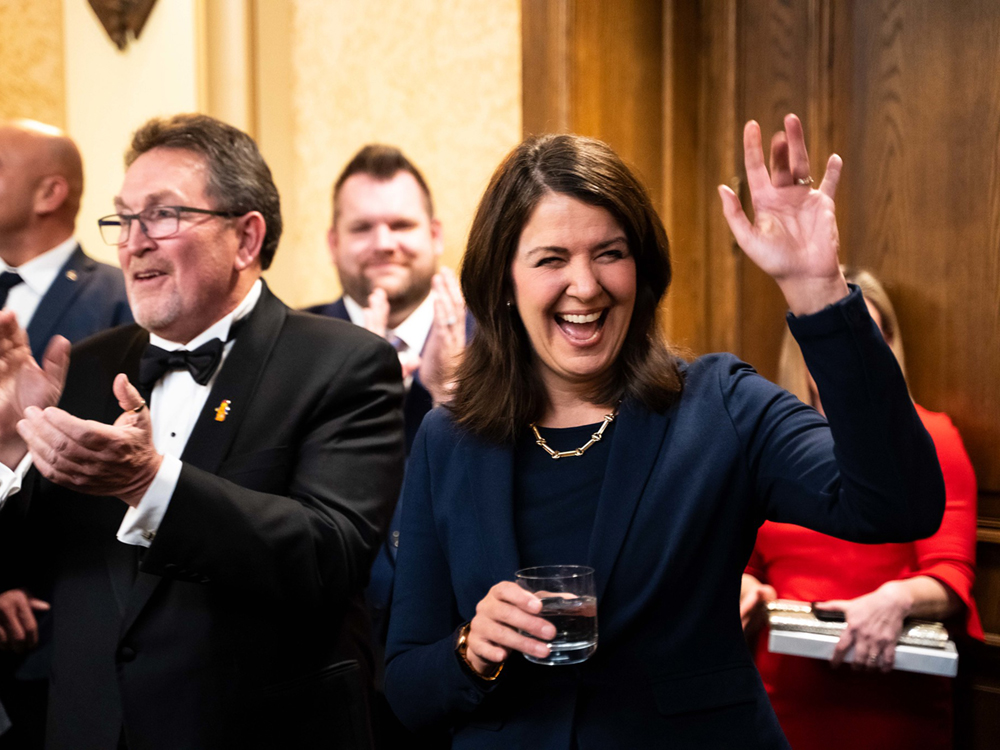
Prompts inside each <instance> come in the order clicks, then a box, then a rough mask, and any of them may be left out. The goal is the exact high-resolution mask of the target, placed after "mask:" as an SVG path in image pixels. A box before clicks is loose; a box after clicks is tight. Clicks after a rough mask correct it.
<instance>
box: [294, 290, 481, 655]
mask: <svg viewBox="0 0 1000 750" xmlns="http://www.w3.org/2000/svg"><path fill="white" fill-rule="evenodd" d="M305 312H310V313H313V314H314V315H325V316H327V317H330V318H337V319H338V320H346V321H350V319H351V316H350V315H349V314H348V312H347V306H346V305H345V304H344V298H343V297H341V298H340V299H338V300H336V301H334V302H330V303H328V304H324V305H314V306H313V307H308V308H306V309H305ZM475 330H476V323H475V319H474V318H473V317H472V315H469V314H467V315H466V316H465V335H466V337H467V338H471V337H472V335H473V333H475ZM433 406H434V399H433V398H431V394H430V393H429V392H428V390H427V388H425V387H424V384H423V382H421V380H420V370H417V371H416V372H415V373H414V374H413V381H412V383H411V384H410V390H409V392H408V393H407V394H406V397H405V398H404V400H403V422H404V424H405V426H406V453H407V455H409V453H410V446H411V445H412V444H413V438H414V437H415V436H416V434H417V430H418V429H419V428H420V423H421V422H422V421H423V419H424V416H425V415H426V414H427V412H429V411H430V410H431V408H432V407H433ZM401 512H402V506H401V505H397V506H396V512H395V513H394V514H393V516H392V521H391V522H390V523H389V534H388V536H387V537H386V542H385V545H383V549H382V550H381V551H380V552H379V554H378V557H377V558H376V559H375V564H374V566H373V567H372V579H371V585H370V586H369V588H368V596H369V600H370V603H371V605H372V609H373V611H372V615H373V618H374V619H375V632H376V634H377V635H380V636H381V640H382V641H383V642H384V640H385V636H386V631H387V628H388V620H389V618H388V609H389V602H390V601H391V599H392V581H393V576H394V570H395V567H396V553H397V550H398V549H399V537H400V534H399V520H400V513H401Z"/></svg>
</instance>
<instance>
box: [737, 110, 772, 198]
mask: <svg viewBox="0 0 1000 750" xmlns="http://www.w3.org/2000/svg"><path fill="white" fill-rule="evenodd" d="M743 164H744V166H745V168H746V171H747V185H748V186H749V188H750V195H751V196H753V195H757V194H759V193H761V192H763V191H765V190H767V189H768V188H769V187H770V185H771V178H770V177H769V176H768V174H767V167H766V166H764V147H763V145H762V143H761V138H760V125H758V124H757V122H756V120H750V121H749V122H748V123H747V124H746V125H745V126H744V128H743Z"/></svg>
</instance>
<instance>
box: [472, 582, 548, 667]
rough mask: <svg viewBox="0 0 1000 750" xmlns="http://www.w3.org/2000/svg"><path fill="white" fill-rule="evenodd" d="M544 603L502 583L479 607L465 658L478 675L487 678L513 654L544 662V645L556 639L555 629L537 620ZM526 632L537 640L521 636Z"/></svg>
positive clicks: (546, 652)
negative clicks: (514, 652) (521, 654)
mask: <svg viewBox="0 0 1000 750" xmlns="http://www.w3.org/2000/svg"><path fill="white" fill-rule="evenodd" d="M541 611H542V600H541V599H539V598H538V597H537V596H535V595H534V594H532V593H531V592H530V591H525V590H524V589H522V588H521V587H520V586H518V585H517V584H516V583H514V582H513V581H501V582H500V583H498V584H496V585H495V586H494V587H493V588H491V589H490V590H489V593H488V594H486V596H485V597H483V599H482V600H480V602H479V604H477V605H476V616H475V617H473V618H472V622H471V623H470V627H469V636H468V638H467V640H466V643H467V648H466V653H465V655H466V658H467V659H468V660H469V663H470V664H471V665H472V668H473V669H475V670H476V672H478V673H479V674H481V675H483V674H488V673H489V672H490V671H492V668H493V667H494V666H495V665H496V664H500V663H503V662H505V661H506V660H507V657H508V656H510V652H511V651H520V652H522V653H525V654H531V655H532V656H537V657H538V658H540V659H542V658H545V657H546V656H548V655H549V646H548V644H546V643H543V642H542V641H541V640H537V639H539V638H540V639H542V640H544V641H548V640H551V639H552V638H554V637H555V634H556V628H555V626H554V625H553V624H552V623H550V622H549V621H548V620H544V619H542V618H541V617H538V613H539V612H541ZM522 630H523V631H524V632H526V633H530V634H531V635H533V636H535V637H534V638H532V637H529V636H527V635H521V633H520V632H518V631H522Z"/></svg>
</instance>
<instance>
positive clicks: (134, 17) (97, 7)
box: [89, 0, 156, 50]
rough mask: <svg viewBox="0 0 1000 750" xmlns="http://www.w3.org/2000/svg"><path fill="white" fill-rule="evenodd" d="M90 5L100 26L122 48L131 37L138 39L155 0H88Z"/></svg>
mask: <svg viewBox="0 0 1000 750" xmlns="http://www.w3.org/2000/svg"><path fill="white" fill-rule="evenodd" d="M89 2H90V7H91V8H93V9H94V13H96V14H97V19H98V20H99V21H100V22H101V26H103V27H104V30H105V31H107V32H108V36H109V37H111V41H112V42H114V43H115V45H116V46H117V47H118V49H120V50H124V49H125V47H126V46H127V45H128V42H129V32H132V38H133V39H138V38H139V34H141V33H142V27H143V26H145V25H146V20H147V19H148V18H149V14H150V13H152V11H153V6H154V5H156V0H89Z"/></svg>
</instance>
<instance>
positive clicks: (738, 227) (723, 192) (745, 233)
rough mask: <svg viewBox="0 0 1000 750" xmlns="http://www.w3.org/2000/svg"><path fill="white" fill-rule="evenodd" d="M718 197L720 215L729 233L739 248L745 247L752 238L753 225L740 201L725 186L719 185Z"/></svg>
mask: <svg viewBox="0 0 1000 750" xmlns="http://www.w3.org/2000/svg"><path fill="white" fill-rule="evenodd" d="M719 197H720V198H721V199H722V214H723V216H725V217H726V223H727V224H729V231H731V232H732V233H733V237H735V238H736V242H737V244H738V245H739V246H740V247H746V246H747V244H748V243H749V242H750V240H751V238H752V237H753V224H751V223H750V220H749V219H748V218H747V215H746V213H744V211H743V206H742V204H741V203H740V199H739V198H737V197H736V193H734V192H733V191H732V190H731V189H730V188H729V187H727V186H726V185H719Z"/></svg>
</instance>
